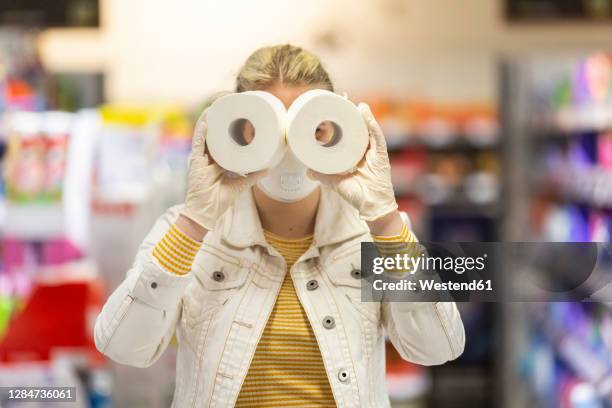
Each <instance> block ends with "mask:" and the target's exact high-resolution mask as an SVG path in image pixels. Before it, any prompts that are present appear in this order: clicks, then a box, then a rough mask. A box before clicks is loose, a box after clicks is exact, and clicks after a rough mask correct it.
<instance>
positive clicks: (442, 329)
mask: <svg viewBox="0 0 612 408" xmlns="http://www.w3.org/2000/svg"><path fill="white" fill-rule="evenodd" d="M402 218H403V220H404V223H405V226H404V229H403V230H402V233H401V234H400V235H398V236H393V237H381V236H373V238H374V242H375V243H383V245H381V246H379V252H380V253H382V254H386V255H387V256H392V255H393V254H395V253H408V254H410V255H411V256H412V255H414V253H415V252H414V251H415V250H416V248H417V247H418V245H417V246H415V244H418V240H417V238H416V237H415V236H414V234H412V232H411V231H410V227H409V226H410V221H409V219H408V217H407V215H406V214H405V213H404V214H402ZM419 250H420V249H419ZM387 252H388V254H387ZM382 322H383V325H384V327H385V329H386V330H387V333H388V335H389V338H390V340H391V343H392V344H393V346H394V347H395V348H396V349H397V351H398V352H399V353H400V355H401V356H402V358H403V359H405V360H408V361H410V362H413V363H417V364H422V365H437V364H443V363H445V362H447V361H450V360H454V359H455V358H457V357H459V356H460V355H461V354H462V353H463V349H464V347H465V330H464V327H463V322H462V321H461V316H460V315H459V310H458V309H457V305H456V304H455V302H410V301H399V300H396V301H392V300H390V301H385V302H383V303H382Z"/></svg>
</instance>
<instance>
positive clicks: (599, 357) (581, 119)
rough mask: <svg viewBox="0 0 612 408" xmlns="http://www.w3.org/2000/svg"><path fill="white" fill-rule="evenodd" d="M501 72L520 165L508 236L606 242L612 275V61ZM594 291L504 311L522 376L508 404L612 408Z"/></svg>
mask: <svg viewBox="0 0 612 408" xmlns="http://www.w3.org/2000/svg"><path fill="white" fill-rule="evenodd" d="M501 73H502V90H503V95H502V102H501V103H502V104H504V105H505V112H504V119H503V123H504V127H503V128H504V133H505V138H506V140H508V141H509V143H510V146H508V149H507V153H508V154H510V155H512V156H511V157H513V158H515V160H511V161H509V169H508V174H509V176H511V177H512V180H511V182H509V183H508V186H509V192H510V194H511V195H512V196H513V197H514V199H513V200H511V201H510V202H509V209H508V211H507V212H506V220H505V228H504V236H505V239H506V240H515V241H534V240H535V241H538V240H541V241H569V242H572V241H582V242H584V241H595V242H600V243H601V244H600V249H601V248H603V249H604V250H600V253H599V262H598V264H597V270H596V271H594V273H593V276H594V275H596V274H597V275H599V276H600V278H601V276H604V277H605V276H610V275H612V262H610V259H609V254H606V252H607V251H606V250H605V249H606V248H609V247H610V236H611V232H612V199H611V197H612V183H611V180H612V160H611V159H610V150H609V147H608V146H609V144H610V139H609V138H610V133H609V132H610V129H611V126H612V110H611V109H610V106H611V102H610V101H612V81H611V80H610V78H611V77H612V57H611V56H610V55H604V54H596V55H589V54H586V53H585V54H576V55H561V56H548V57H547V58H535V57H534V58H524V59H523V60H521V61H520V62H519V61H515V60H510V61H506V62H505V64H503V66H502V68H501ZM509 272H510V271H509ZM602 282H603V283H602ZM605 282H606V279H600V280H599V283H598V284H601V285H604V284H605ZM591 292H596V293H595V294H593V295H592V296H591V297H590V302H574V303H562V302H553V303H548V304H541V303H525V304H506V305H504V311H503V313H502V315H503V316H504V319H505V322H504V327H505V335H504V350H505V355H507V356H508V357H507V359H506V364H505V365H504V372H505V378H507V379H511V378H513V377H516V374H518V375H519V377H520V378H522V380H518V381H517V380H514V381H505V382H504V385H505V394H506V395H508V396H510V395H513V396H514V398H506V401H507V406H508V407H513V406H517V407H518V406H521V402H522V401H531V403H532V404H534V405H537V406H555V407H556V406H563V407H566V406H567V407H574V406H589V407H591V406H592V407H610V406H612V377H611V375H612V360H611V359H610V351H609V350H610V349H611V347H612V332H611V331H610V324H611V322H612V312H611V310H610V308H609V306H608V305H606V304H605V303H600V302H606V301H610V300H611V299H610V296H609V295H612V293H610V292H611V291H610V290H609V288H605V287H604V288H599V287H597V288H591ZM597 292H598V293H597Z"/></svg>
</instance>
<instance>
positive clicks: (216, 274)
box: [212, 271, 225, 282]
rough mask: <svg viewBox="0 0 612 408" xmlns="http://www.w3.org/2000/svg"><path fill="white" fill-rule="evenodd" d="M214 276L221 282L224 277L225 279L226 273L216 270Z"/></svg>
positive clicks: (214, 278) (215, 279)
mask: <svg viewBox="0 0 612 408" xmlns="http://www.w3.org/2000/svg"><path fill="white" fill-rule="evenodd" d="M212 278H213V280H214V281H217V282H221V281H222V280H223V279H225V274H224V273H223V272H222V271H214V272H213V274H212Z"/></svg>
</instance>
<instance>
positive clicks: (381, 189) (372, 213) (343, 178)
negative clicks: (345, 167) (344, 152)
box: [308, 103, 397, 221]
mask: <svg viewBox="0 0 612 408" xmlns="http://www.w3.org/2000/svg"><path fill="white" fill-rule="evenodd" d="M358 108H359V110H360V111H361V115H362V116H363V119H364V120H365V122H366V124H367V125H368V131H369V133H370V147H369V148H368V151H367V152H366V154H365V156H364V157H363V159H361V161H360V162H359V164H358V165H357V168H356V169H355V170H354V171H352V172H351V173H348V174H322V173H318V172H315V171H313V170H308V175H309V177H311V178H313V179H315V180H319V181H320V182H321V183H323V184H325V185H328V186H330V187H331V188H332V189H333V190H335V191H336V192H338V194H340V195H341V196H342V197H343V198H344V199H345V200H346V201H348V202H349V203H350V204H351V205H352V206H353V207H355V208H357V210H358V211H359V215H360V217H361V218H362V219H363V220H365V221H374V220H376V219H378V218H380V217H382V216H384V215H387V214H389V213H390V212H392V211H394V210H396V209H397V202H396V201H395V194H394V193H393V185H392V184H391V166H390V164H389V155H388V154H387V143H386V142H385V135H384V134H383V132H382V129H381V128H380V126H379V125H378V123H377V122H376V119H374V115H372V111H371V110H370V107H369V106H368V105H367V104H365V103H360V104H359V106H358Z"/></svg>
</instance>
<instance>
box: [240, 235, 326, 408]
mask: <svg viewBox="0 0 612 408" xmlns="http://www.w3.org/2000/svg"><path fill="white" fill-rule="evenodd" d="M264 234H265V237H266V240H267V241H268V243H270V245H272V246H273V247H274V248H276V249H277V250H278V252H280V253H281V255H282V256H283V257H284V258H285V260H286V262H287V273H286V274H285V279H284V281H283V284H282V287H281V290H280V293H279V295H278V298H277V300H276V304H275V305H274V309H273V310H272V314H271V315H270V319H269V320H268V323H267V325H266V327H265V329H264V332H263V334H262V337H261V340H260V341H259V344H258V345H257V350H256V351H255V355H254V357H253V361H252V362H251V366H250V367H249V371H248V373H247V376H246V378H245V381H244V383H243V385H242V389H241V390H240V394H239V396H238V401H237V402H236V407H239V408H244V407H251V408H253V407H302V408H305V407H335V406H336V404H335V402H334V396H333V394H332V390H331V387H330V385H329V381H328V379H327V373H326V372H325V367H324V365H323V359H322V357H321V352H320V351H319V346H318V344H317V339H316V338H315V336H314V333H313V331H312V328H311V327H310V323H309V322H308V318H307V316H306V313H305V312H304V309H303V308H302V305H301V304H300V301H299V299H298V297H297V294H296V292H295V288H294V287H293V281H292V279H291V276H290V274H289V270H290V268H291V266H293V264H294V263H295V261H297V259H298V258H299V257H300V256H301V255H302V254H303V253H304V252H305V251H306V250H307V249H308V248H309V247H310V244H311V243H312V238H313V237H312V235H309V236H306V237H304V238H299V239H286V238H282V237H279V236H278V235H274V234H272V233H270V232H268V231H264Z"/></svg>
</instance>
